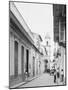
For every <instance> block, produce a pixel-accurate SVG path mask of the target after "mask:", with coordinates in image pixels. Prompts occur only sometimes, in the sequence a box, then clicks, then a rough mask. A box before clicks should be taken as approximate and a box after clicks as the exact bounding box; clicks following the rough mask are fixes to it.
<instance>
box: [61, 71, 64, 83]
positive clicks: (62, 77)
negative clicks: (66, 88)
mask: <svg viewBox="0 0 68 90" xmlns="http://www.w3.org/2000/svg"><path fill="white" fill-rule="evenodd" d="M63 81H64V73H63V69H62V70H61V82H63Z"/></svg>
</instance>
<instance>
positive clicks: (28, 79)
mask: <svg viewBox="0 0 68 90" xmlns="http://www.w3.org/2000/svg"><path fill="white" fill-rule="evenodd" d="M41 75H42V74H41ZM41 75H37V76H35V77H29V78H27V80H25V81H24V82H21V83H18V84H16V85H13V86H11V87H10V88H11V89H12V88H17V87H19V86H21V85H24V84H27V83H28V82H30V81H32V80H34V79H36V78H38V77H40V76H41Z"/></svg>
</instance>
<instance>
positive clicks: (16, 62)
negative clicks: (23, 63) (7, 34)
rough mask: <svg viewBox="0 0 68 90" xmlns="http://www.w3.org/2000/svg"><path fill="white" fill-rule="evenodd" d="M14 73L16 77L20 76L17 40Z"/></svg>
mask: <svg viewBox="0 0 68 90" xmlns="http://www.w3.org/2000/svg"><path fill="white" fill-rule="evenodd" d="M14 45H15V46H14V49H15V50H14V66H15V67H14V75H15V77H17V76H18V43H17V41H15V43H14Z"/></svg>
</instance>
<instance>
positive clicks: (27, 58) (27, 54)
mask: <svg viewBox="0 0 68 90" xmlns="http://www.w3.org/2000/svg"><path fill="white" fill-rule="evenodd" d="M28 64H29V51H28V50H26V72H27V73H28V72H29V70H28V69H29V68H28Z"/></svg>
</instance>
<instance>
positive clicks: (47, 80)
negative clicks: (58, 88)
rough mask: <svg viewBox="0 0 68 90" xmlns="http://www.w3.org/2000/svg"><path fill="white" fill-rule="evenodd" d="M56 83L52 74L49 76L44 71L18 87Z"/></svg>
mask: <svg viewBox="0 0 68 90" xmlns="http://www.w3.org/2000/svg"><path fill="white" fill-rule="evenodd" d="M50 85H57V84H55V83H54V76H50V75H49V74H47V73H44V74H43V75H41V76H40V77H38V78H36V79H34V80H32V81H30V82H28V83H27V84H24V85H21V86H20V87H36V86H50Z"/></svg>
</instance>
